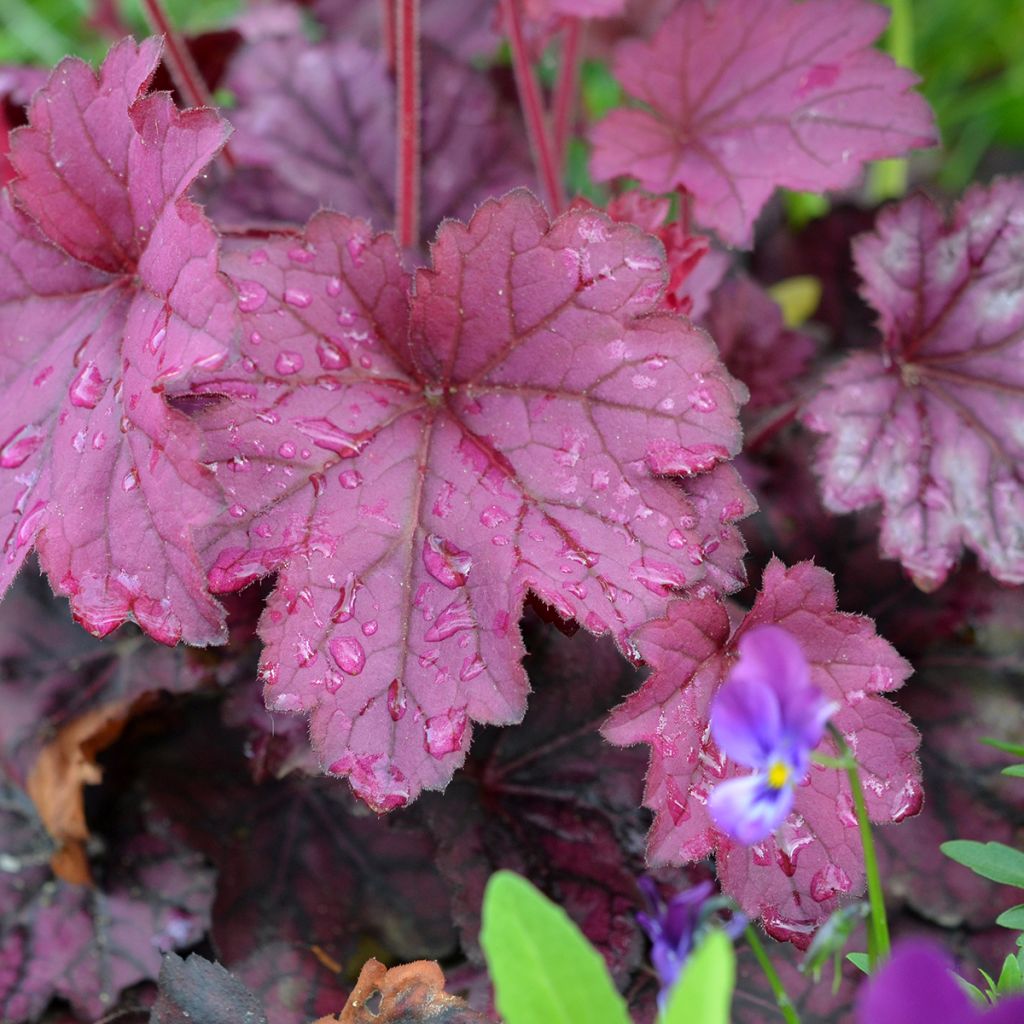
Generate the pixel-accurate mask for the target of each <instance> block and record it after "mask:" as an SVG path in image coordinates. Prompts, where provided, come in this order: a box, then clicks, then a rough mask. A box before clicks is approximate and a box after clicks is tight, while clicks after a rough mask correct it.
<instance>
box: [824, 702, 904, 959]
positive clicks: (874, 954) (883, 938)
mask: <svg viewBox="0 0 1024 1024" xmlns="http://www.w3.org/2000/svg"><path fill="white" fill-rule="evenodd" d="M828 731H829V733H830V734H831V736H832V739H833V741H834V742H835V745H836V748H837V749H838V751H839V760H840V761H841V762H842V765H843V768H844V770H845V771H846V777H847V778H848V779H849V781H850V793H851V795H852V796H853V808H854V812H855V813H856V815H857V827H858V828H859V829H860V842H861V847H862V848H863V850H864V873H865V875H867V880H868V903H869V904H870V906H871V918H870V920H869V923H868V924H869V926H868V960H869V962H870V966H871V969H872V970H874V969H875V967H876V966H877V965H878V964H879V963H880V962H881V961H883V960H885V959H887V958H888V956H889V921H888V918H887V917H886V915H885V894H884V893H883V892H882V879H881V876H880V875H879V873H878V857H877V856H876V854H875V840H874V837H873V835H872V833H871V820H870V819H869V818H868V807H867V804H866V803H865V801H864V787H863V786H862V785H861V781H860V771H859V769H858V768H857V759H856V758H855V757H854V756H853V751H851V750H850V748H849V746H848V745H847V742H846V740H845V738H844V737H843V734H842V733H841V732H840V731H839V730H838V729H837V728H836V727H835V726H834V725H833V724H832V723H831V722H829V726H828Z"/></svg>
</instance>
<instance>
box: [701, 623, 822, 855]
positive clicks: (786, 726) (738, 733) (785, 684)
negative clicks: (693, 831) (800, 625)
mask: <svg viewBox="0 0 1024 1024" xmlns="http://www.w3.org/2000/svg"><path fill="white" fill-rule="evenodd" d="M739 652H740V658H739V661H738V662H737V663H736V664H735V665H734V666H733V669H732V671H731V672H730V673H729V675H728V676H727V677H726V680H725V682H724V683H723V684H722V687H721V689H720V690H719V691H718V693H717V694H715V699H714V701H713V702H712V705H711V734H712V736H713V737H714V739H715V742H716V743H717V744H718V747H719V749H720V750H721V751H722V752H723V753H724V754H725V755H726V756H727V757H730V758H731V759H732V760H733V761H737V762H739V763H740V764H742V765H747V766H748V767H750V768H753V769H754V771H753V774H751V775H744V776H743V777H742V778H738V779H730V780H729V781H727V782H723V783H722V784H721V785H720V786H717V787H715V789H714V791H713V792H712V793H711V797H710V799H709V801H708V809H709V810H710V812H711V817H712V818H713V819H714V822H715V824H716V825H717V826H718V827H719V828H720V829H721V830H722V831H723V832H725V833H726V834H727V835H729V836H731V837H732V838H733V839H735V840H737V841H738V842H741V843H744V844H746V845H750V844H751V843H756V842H759V841H760V840H762V839H764V838H765V837H766V836H769V835H771V833H772V832H774V831H775V829H777V828H778V827H779V825H781V824H782V822H783V821H785V819H786V816H787V815H788V814H789V812H790V810H791V809H792V807H793V792H794V787H795V786H796V785H797V783H799V782H800V781H801V780H802V779H803V777H804V776H805V775H806V774H807V769H808V767H809V766H810V761H811V751H813V750H814V748H815V747H816V746H817V745H818V744H819V743H820V742H821V737H822V736H823V735H824V732H825V723H826V722H827V721H828V719H829V716H830V715H831V714H832V713H833V712H834V711H835V709H836V705H835V704H833V703H832V702H830V701H828V700H826V699H825V696H824V694H822V692H821V691H820V690H819V689H818V688H817V687H816V686H815V685H814V684H813V683H812V682H811V674H810V668H809V666H808V664H807V659H806V658H805V657H804V653H803V651H802V650H801V648H800V645H799V644H798V643H797V642H796V640H795V639H794V638H793V637H792V636H791V635H790V634H789V633H787V632H786V631H785V630H784V629H781V628H779V627H778V626H758V627H757V628H755V629H752V630H750V631H749V632H748V633H746V634H745V635H744V636H743V639H742V640H740V644H739Z"/></svg>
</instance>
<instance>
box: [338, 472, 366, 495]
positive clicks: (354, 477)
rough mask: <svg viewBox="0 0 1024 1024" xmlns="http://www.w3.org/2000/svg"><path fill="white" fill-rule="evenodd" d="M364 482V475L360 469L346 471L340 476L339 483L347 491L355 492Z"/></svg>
mask: <svg viewBox="0 0 1024 1024" xmlns="http://www.w3.org/2000/svg"><path fill="white" fill-rule="evenodd" d="M362 482H363V474H362V473H360V472H359V470H358V469H344V470H342V471H341V473H339V474H338V483H339V484H341V486H342V487H343V488H344V489H345V490H346V491H354V490H355V489H356V488H357V487H359V486H360V485H361V484H362Z"/></svg>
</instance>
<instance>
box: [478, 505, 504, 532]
mask: <svg viewBox="0 0 1024 1024" xmlns="http://www.w3.org/2000/svg"><path fill="white" fill-rule="evenodd" d="M511 518H512V517H511V516H510V515H509V514H508V513H507V512H506V511H505V510H504V509H502V508H498V506H497V505H488V506H487V508H485V509H484V510H483V512H481V513H480V522H481V523H483V525H484V526H486V527H488V528H489V529H492V530H493V529H494V528H495V527H496V526H501V525H503V524H504V523H507V522H508V521H509V520H510V519H511Z"/></svg>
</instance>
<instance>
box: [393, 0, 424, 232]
mask: <svg viewBox="0 0 1024 1024" xmlns="http://www.w3.org/2000/svg"><path fill="white" fill-rule="evenodd" d="M396 2H397V4H398V7H397V11H396V14H397V17H396V19H395V41H396V53H397V58H398V60H397V73H398V82H397V85H398V182H397V187H396V190H395V206H396V209H395V220H396V225H397V229H398V242H399V244H400V245H401V246H402V247H403V248H405V249H408V248H410V247H411V246H413V245H415V244H416V242H417V240H418V239H419V220H420V38H419V36H420V32H419V28H420V26H419V19H420V5H419V0H396Z"/></svg>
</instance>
